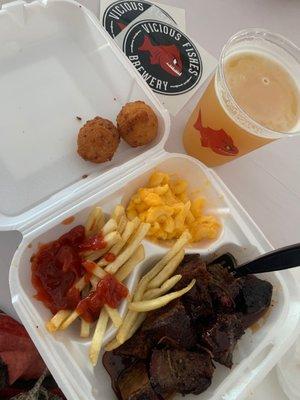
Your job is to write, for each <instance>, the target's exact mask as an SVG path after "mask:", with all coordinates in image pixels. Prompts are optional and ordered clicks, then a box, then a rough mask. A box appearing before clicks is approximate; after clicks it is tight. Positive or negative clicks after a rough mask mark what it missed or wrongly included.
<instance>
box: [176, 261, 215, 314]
mask: <svg viewBox="0 0 300 400" xmlns="http://www.w3.org/2000/svg"><path fill="white" fill-rule="evenodd" d="M176 273H177V274H181V275H182V278H181V280H180V281H179V282H178V283H177V285H176V286H175V287H174V290H180V289H182V288H183V287H185V286H187V285H188V284H189V283H190V282H191V280H192V279H196V284H195V286H194V287H193V288H192V289H191V290H190V291H189V292H188V293H186V294H185V295H184V296H183V297H182V302H183V304H184V306H185V308H186V311H187V313H188V314H189V316H190V317H191V318H192V320H193V321H195V320H197V319H199V318H203V319H206V318H208V317H210V316H211V315H212V314H213V308H212V300H211V296H210V293H209V291H208V283H209V281H210V279H211V276H210V275H209V273H208V272H207V269H206V264H205V263H203V262H202V261H201V258H200V256H199V255H198V254H197V255H195V254H193V255H188V256H185V257H184V259H183V262H182V263H181V265H180V266H179V267H178V269H177V271H176Z"/></svg>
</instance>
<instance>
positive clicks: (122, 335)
mask: <svg viewBox="0 0 300 400" xmlns="http://www.w3.org/2000/svg"><path fill="white" fill-rule="evenodd" d="M137 317H138V312H136V311H132V310H128V311H127V314H126V316H125V318H124V320H123V324H122V325H121V326H120V328H119V330H118V333H117V335H116V339H117V341H118V342H119V343H120V344H123V343H124V342H125V341H126V340H127V338H128V336H129V333H130V331H131V328H132V327H133V326H134V323H135V321H136V320H137Z"/></svg>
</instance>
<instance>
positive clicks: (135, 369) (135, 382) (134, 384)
mask: <svg viewBox="0 0 300 400" xmlns="http://www.w3.org/2000/svg"><path fill="white" fill-rule="evenodd" d="M118 388H119V391H120V394H121V399H122V400H159V398H158V396H157V395H156V393H155V392H154V390H153V389H152V386H151V383H150V380H149V376H148V371H147V367H146V364H145V363H144V362H143V361H139V362H137V363H135V364H134V365H132V366H131V367H129V368H128V369H126V370H125V371H124V372H123V373H122V374H121V375H120V376H119V378H118Z"/></svg>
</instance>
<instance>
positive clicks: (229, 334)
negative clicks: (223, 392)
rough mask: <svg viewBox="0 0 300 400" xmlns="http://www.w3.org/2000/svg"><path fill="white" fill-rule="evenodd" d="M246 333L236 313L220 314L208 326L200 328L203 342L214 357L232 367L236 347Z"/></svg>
mask: <svg viewBox="0 0 300 400" xmlns="http://www.w3.org/2000/svg"><path fill="white" fill-rule="evenodd" d="M243 334H244V329H243V325H242V322H241V320H240V319H239V317H238V316H237V315H235V314H223V315H218V316H217V317H216V320H215V321H214V322H211V323H210V324H209V325H208V326H207V327H206V328H204V327H201V328H200V336H201V342H202V344H203V346H204V347H207V348H208V349H209V350H210V351H211V352H212V354H213V359H214V360H215V361H218V362H219V363H220V364H223V365H225V366H226V367H228V368H231V367H232V355H233V350H234V347H235V345H236V343H237V341H238V339H240V337H241V336H242V335H243Z"/></svg>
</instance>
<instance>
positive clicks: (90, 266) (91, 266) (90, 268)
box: [82, 260, 97, 276]
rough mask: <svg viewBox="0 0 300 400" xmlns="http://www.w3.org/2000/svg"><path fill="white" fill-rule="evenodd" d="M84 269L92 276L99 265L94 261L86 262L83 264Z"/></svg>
mask: <svg viewBox="0 0 300 400" xmlns="http://www.w3.org/2000/svg"><path fill="white" fill-rule="evenodd" d="M82 266H83V268H84V269H85V270H86V271H87V273H88V274H89V275H90V276H91V275H92V274H93V272H94V270H95V268H97V264H96V263H95V262H94V261H89V260H87V261H84V262H83V263H82Z"/></svg>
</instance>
